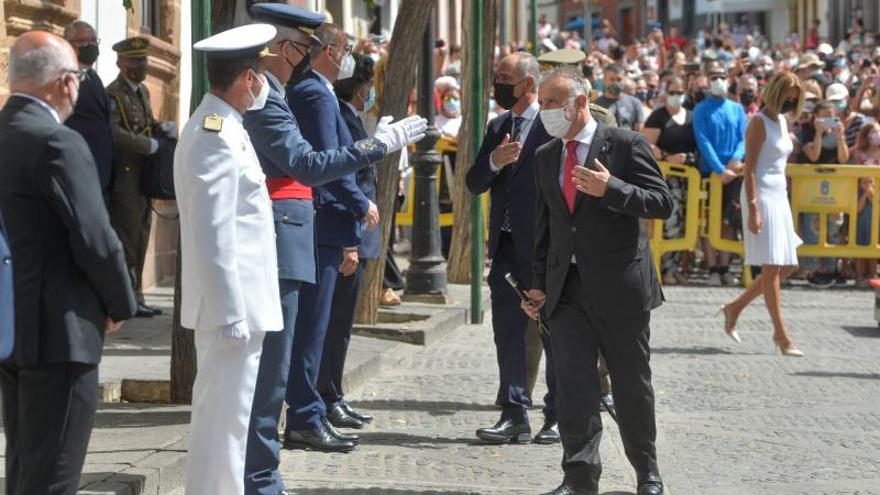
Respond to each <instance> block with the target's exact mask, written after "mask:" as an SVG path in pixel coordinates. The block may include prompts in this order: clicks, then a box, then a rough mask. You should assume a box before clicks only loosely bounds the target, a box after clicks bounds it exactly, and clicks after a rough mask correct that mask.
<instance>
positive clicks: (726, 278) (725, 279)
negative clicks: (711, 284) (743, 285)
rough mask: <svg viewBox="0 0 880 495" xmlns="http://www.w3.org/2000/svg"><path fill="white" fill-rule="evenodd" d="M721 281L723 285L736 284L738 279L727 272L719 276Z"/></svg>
mask: <svg viewBox="0 0 880 495" xmlns="http://www.w3.org/2000/svg"><path fill="white" fill-rule="evenodd" d="M721 283H722V284H724V285H737V284H738V283H739V280H737V279H736V277H734V276H733V274H732V273H730V272H727V273H725V274H724V275H722V276H721Z"/></svg>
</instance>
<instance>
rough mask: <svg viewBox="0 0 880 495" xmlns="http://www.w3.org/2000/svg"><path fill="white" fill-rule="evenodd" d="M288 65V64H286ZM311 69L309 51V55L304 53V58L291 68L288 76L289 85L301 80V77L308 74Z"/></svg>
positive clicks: (310, 54) (310, 53)
mask: <svg viewBox="0 0 880 495" xmlns="http://www.w3.org/2000/svg"><path fill="white" fill-rule="evenodd" d="M285 60H286V59H285ZM288 63H290V62H288ZM311 68H312V52H311V51H310V52H309V53H306V56H305V57H303V59H302V60H300V61H299V63H298V64H296V65H295V66H294V67H293V73H292V74H290V81H289V83H291V84H292V83H296V82H298V81H299V80H300V79H302V78H303V76H305V75H306V72H308V71H309V69H311Z"/></svg>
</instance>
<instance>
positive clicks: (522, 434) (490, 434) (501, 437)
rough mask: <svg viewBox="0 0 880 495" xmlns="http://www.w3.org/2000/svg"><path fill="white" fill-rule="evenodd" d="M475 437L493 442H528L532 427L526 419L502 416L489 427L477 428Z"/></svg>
mask: <svg viewBox="0 0 880 495" xmlns="http://www.w3.org/2000/svg"><path fill="white" fill-rule="evenodd" d="M477 437H478V438H479V439H481V440H485V441H487V442H493V443H507V442H511V443H528V441H529V440H531V438H532V429H531V427H529V422H528V421H527V420H520V421H514V420H512V419H504V418H502V419H500V420H499V421H498V422H497V423H495V426H493V427H491V428H480V429H479V430H477Z"/></svg>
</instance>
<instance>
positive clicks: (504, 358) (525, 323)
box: [487, 233, 556, 421]
mask: <svg viewBox="0 0 880 495" xmlns="http://www.w3.org/2000/svg"><path fill="white" fill-rule="evenodd" d="M531 269H532V266H531V263H530V262H529V261H528V260H524V259H522V258H521V257H520V256H519V254H517V251H516V247H515V246H514V244H513V237H511V235H510V234H509V233H501V236H500V238H499V240H498V249H497V250H496V251H495V256H493V258H492V267H491V268H490V269H489V277H488V279H487V282H488V283H489V289H490V291H491V300H492V330H493V333H494V335H495V351H496V354H497V358H498V377H499V379H500V382H499V385H498V397H497V402H498V403H499V404H500V405H501V407H502V409H503V411H504V412H503V415H504V417H505V418H509V419H513V420H516V421H520V420H524V419H526V418H527V416H528V415H527V410H528V408H529V407H530V406H531V405H532V402H531V399H530V398H529V394H528V392H527V390H526V331H527V328H528V331H537V330H536V329H535V328H530V325H529V318H528V316H526V314H525V313H524V312H523V311H522V309H521V308H520V299H519V296H517V295H516V292H514V290H513V289H511V288H510V285H508V284H507V282H506V281H505V280H504V275H505V274H506V273H511V274H513V276H514V277H515V278H516V279H517V280H520V281H522V280H526V277H527V275H529V273H530V271H531ZM544 350H545V352H546V355H547V364H546V366H547V395H545V396H544V405H545V407H544V416H545V418H547V419H551V420H552V419H554V418H555V417H556V411H555V402H554V401H555V399H554V390H555V381H554V375H553V373H552V372H551V370H552V368H553V353H552V352H551V350H550V347H549V342H546V341H545V342H544Z"/></svg>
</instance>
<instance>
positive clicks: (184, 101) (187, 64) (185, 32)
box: [178, 0, 198, 127]
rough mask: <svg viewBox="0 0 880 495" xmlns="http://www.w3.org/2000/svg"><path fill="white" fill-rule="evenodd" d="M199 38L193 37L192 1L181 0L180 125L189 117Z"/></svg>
mask: <svg viewBox="0 0 880 495" xmlns="http://www.w3.org/2000/svg"><path fill="white" fill-rule="evenodd" d="M196 41H198V40H193V39H192V2H191V0H180V107H179V112H178V114H179V115H180V127H183V125H184V124H186V121H187V119H188V118H189V105H190V97H191V96H192V94H191V93H192V48H191V47H192V46H193V43H195V42H196Z"/></svg>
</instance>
